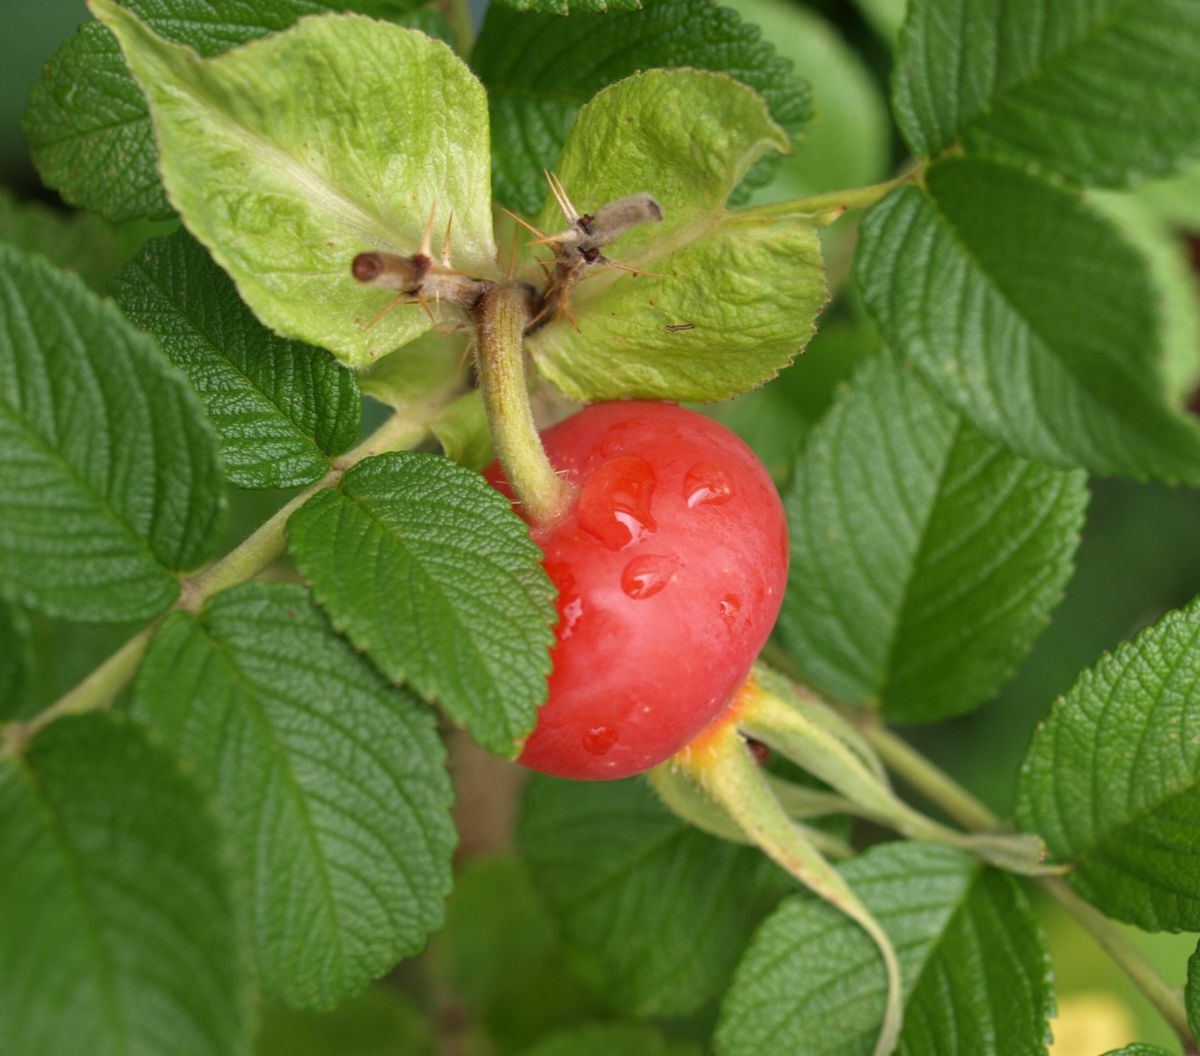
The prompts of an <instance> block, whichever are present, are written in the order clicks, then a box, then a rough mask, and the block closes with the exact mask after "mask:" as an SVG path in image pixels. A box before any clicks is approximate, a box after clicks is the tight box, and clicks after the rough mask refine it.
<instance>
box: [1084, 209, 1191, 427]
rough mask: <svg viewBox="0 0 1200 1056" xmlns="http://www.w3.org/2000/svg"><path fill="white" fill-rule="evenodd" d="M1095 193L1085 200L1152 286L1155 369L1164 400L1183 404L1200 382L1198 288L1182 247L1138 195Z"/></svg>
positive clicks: (1175, 235) (1181, 243) (1187, 257)
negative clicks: (1130, 250) (1140, 263)
mask: <svg viewBox="0 0 1200 1056" xmlns="http://www.w3.org/2000/svg"><path fill="white" fill-rule="evenodd" d="M1144 191H1145V187H1142V188H1139V189H1138V191H1136V192H1134V193H1132V194H1128V193H1126V194H1116V193H1113V192H1097V193H1095V194H1092V195H1090V196H1089V200H1090V201H1091V202H1092V204H1094V205H1095V206H1097V208H1099V210H1100V211H1101V212H1102V213H1104V214H1105V215H1106V216H1108V218H1109V219H1110V220H1112V222H1113V223H1114V224H1115V225H1116V226H1117V228H1118V229H1119V230H1120V232H1121V234H1122V235H1123V236H1124V237H1125V238H1126V239H1127V240H1128V241H1129V242H1130V243H1131V244H1132V245H1133V246H1134V248H1135V249H1137V250H1138V251H1139V252H1140V253H1141V254H1142V258H1143V260H1144V261H1145V267H1146V269H1147V270H1148V272H1149V276H1150V281H1151V283H1152V284H1153V288H1154V295H1153V299H1152V301H1151V307H1152V309H1153V311H1154V312H1155V314H1156V315H1157V317H1158V332H1159V333H1160V334H1161V335H1162V351H1161V355H1160V359H1159V370H1160V372H1161V374H1162V377H1163V382H1164V384H1165V386H1166V391H1167V399H1168V401H1169V402H1170V403H1171V404H1173V405H1174V406H1177V407H1182V406H1185V405H1186V404H1187V402H1188V400H1189V399H1190V397H1191V395H1192V393H1193V392H1194V391H1195V390H1196V386H1197V385H1198V384H1200V285H1198V284H1197V281H1196V274H1195V272H1194V271H1193V270H1192V261H1191V257H1190V255H1189V253H1188V248H1187V244H1186V243H1185V242H1184V241H1183V239H1181V238H1180V237H1179V235H1178V234H1177V233H1176V232H1175V231H1174V230H1172V228H1171V227H1170V226H1169V224H1168V223H1167V221H1165V220H1164V219H1163V218H1162V217H1161V216H1160V215H1159V213H1158V212H1157V210H1156V209H1155V206H1154V204H1153V200H1152V199H1151V198H1150V197H1149V196H1148V195H1144V194H1143V192H1144Z"/></svg>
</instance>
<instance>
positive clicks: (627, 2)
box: [497, 0, 642, 18]
mask: <svg viewBox="0 0 1200 1056" xmlns="http://www.w3.org/2000/svg"><path fill="white" fill-rule="evenodd" d="M497 3H499V4H501V5H503V6H504V7H506V8H509V9H511V10H512V11H513V12H517V11H520V12H533V13H536V14H542V15H553V16H559V15H574V16H575V17H576V18H578V17H580V16H586V15H605V14H607V15H610V16H611V15H615V14H617V13H618V12H623V11H639V10H640V9H641V7H642V0H497Z"/></svg>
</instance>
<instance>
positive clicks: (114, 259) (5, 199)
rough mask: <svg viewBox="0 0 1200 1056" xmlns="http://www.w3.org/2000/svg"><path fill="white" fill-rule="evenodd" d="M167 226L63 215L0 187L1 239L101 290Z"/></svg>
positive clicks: (83, 214)
mask: <svg viewBox="0 0 1200 1056" xmlns="http://www.w3.org/2000/svg"><path fill="white" fill-rule="evenodd" d="M170 227H171V225H169V224H152V223H150V222H149V221H140V222H135V223H131V224H109V223H105V221H103V220H101V219H100V218H99V217H97V216H92V215H91V214H89V213H73V214H64V213H63V212H62V211H61V210H59V209H51V208H50V207H49V206H47V205H45V204H43V203H42V202H19V201H17V199H16V198H14V197H13V195H12V193H11V192H9V191H8V190H7V189H6V188H3V187H0V240H2V241H4V242H11V243H12V244H13V245H15V246H18V247H20V248H21V249H24V250H26V251H27V252H30V253H42V254H44V255H45V256H46V257H48V258H49V259H50V261H51V262H53V263H54V264H57V265H58V266H59V267H60V268H69V269H70V270H72V271H76V272H78V273H79V276H80V277H81V278H82V279H83V281H84V282H86V283H87V284H88V285H89V286H90V287H91V288H92V289H93V290H96V291H97V292H99V293H102V292H104V290H105V289H106V288H107V286H108V282H109V280H110V279H111V278H112V277H113V276H114V275H115V274H116V273H117V272H118V271H119V270H120V268H121V266H122V265H123V264H124V263H125V262H126V261H127V260H128V259H129V258H130V257H132V256H133V254H134V253H135V252H136V251H137V249H138V247H139V246H140V245H141V244H142V243H143V242H145V241H146V239H148V238H151V237H153V236H154V235H159V234H166V233H167V232H168V230H169V229H170Z"/></svg>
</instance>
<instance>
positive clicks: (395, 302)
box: [359, 293, 405, 334]
mask: <svg viewBox="0 0 1200 1056" xmlns="http://www.w3.org/2000/svg"><path fill="white" fill-rule="evenodd" d="M404 300H405V294H403V293H398V294H396V296H395V297H393V298H392V300H391V303H389V304H388V306H387V307H386V308H384V309H383V311H381V312H377V313H376V314H375V315H373V316H372V317H371V319H370V320H369V321H368V322H366V323H364V324H362V325H361V326H359V330H361V331H362V332H363V333H364V334H365V333H366V332H367V331H368V330H370V329H371V328H372V327H374V326H375V324H376V323H378V322H379V321H380V320H381V319H382V318H383V317H384V316H385V315H387V314H388V312H390V311H392V309H393V308H397V307H399V306H400V305H402V304H403V303H404Z"/></svg>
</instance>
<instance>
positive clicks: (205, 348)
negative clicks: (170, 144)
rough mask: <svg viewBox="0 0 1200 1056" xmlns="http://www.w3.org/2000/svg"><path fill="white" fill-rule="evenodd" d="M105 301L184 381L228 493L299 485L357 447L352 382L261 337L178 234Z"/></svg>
mask: <svg viewBox="0 0 1200 1056" xmlns="http://www.w3.org/2000/svg"><path fill="white" fill-rule="evenodd" d="M113 295H114V297H115V298H116V300H117V304H119V305H120V306H121V309H122V311H124V313H125V315H126V317H127V318H128V319H129V320H130V322H132V323H133V324H134V325H135V326H137V327H138V328H139V329H142V330H145V331H147V332H148V333H151V334H153V335H154V336H155V337H157V338H158V339H159V341H160V343H161V344H162V347H163V351H165V352H166V353H167V355H168V356H169V357H170V359H171V362H173V363H174V364H175V365H176V366H177V367H179V368H180V370H182V371H184V372H185V373H186V374H187V376H188V377H189V378H190V379H191V382H192V385H193V387H194V388H195V389H196V392H197V393H198V394H199V396H200V400H201V402H202V403H203V404H204V408H205V410H206V411H207V412H208V417H209V420H210V421H211V422H212V423H213V425H214V426H215V427H216V429H217V432H218V433H219V434H220V436H221V454H222V456H223V457H224V460H225V465H226V467H227V468H228V470H229V477H230V480H231V481H233V483H234V484H238V485H240V486H241V487H244V488H287V487H292V486H293V485H296V484H309V483H311V482H312V481H314V480H318V479H320V478H321V477H322V476H324V475H325V474H326V473H327V472H328V471H329V456H330V455H335V454H338V453H339V452H342V451H345V450H346V448H348V447H349V446H350V445H351V444H352V443H354V441H355V440H356V439H357V438H358V427H359V418H360V412H361V407H362V399H361V394H360V393H359V389H358V382H357V380H356V379H355V376H354V374H353V373H351V372H350V371H348V370H346V369H345V368H344V367H341V366H339V365H338V364H337V363H336V362H334V360H333V359H332V358H330V356H328V355H327V354H326V353H325V352H322V351H321V350H320V349H316V348H312V347H310V346H308V345H302V344H300V343H299V342H297V341H286V340H284V339H283V338H280V337H276V336H275V335H274V334H272V333H271V332H270V331H269V330H267V329H265V328H264V327H263V326H262V324H261V323H259V322H258V320H257V319H255V318H254V316H253V315H252V314H251V313H250V311H249V309H247V308H246V306H245V305H244V304H243V303H242V301H241V299H240V298H239V297H238V295H237V291H236V290H235V289H234V287H233V283H232V282H231V281H230V280H229V278H228V277H227V276H226V275H225V273H224V272H223V271H221V269H220V268H218V267H217V266H216V264H214V263H213V262H212V259H211V258H210V257H209V255H208V254H207V253H206V252H205V250H204V247H203V246H201V245H200V244H199V243H198V242H197V241H196V240H195V239H193V238H192V237H191V236H190V235H188V234H187V233H186V232H184V231H180V232H178V233H177V234H175V235H173V236H172V237H171V238H167V239H159V240H157V241H155V242H153V243H151V244H149V245H147V246H146V247H145V248H144V249H143V250H142V251H141V252H140V253H139V254H138V256H137V259H135V260H134V261H133V262H132V263H130V264H129V265H128V266H127V267H126V268H125V270H124V271H122V272H121V274H120V275H118V276H117V278H116V280H115V282H114V284H113Z"/></svg>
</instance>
